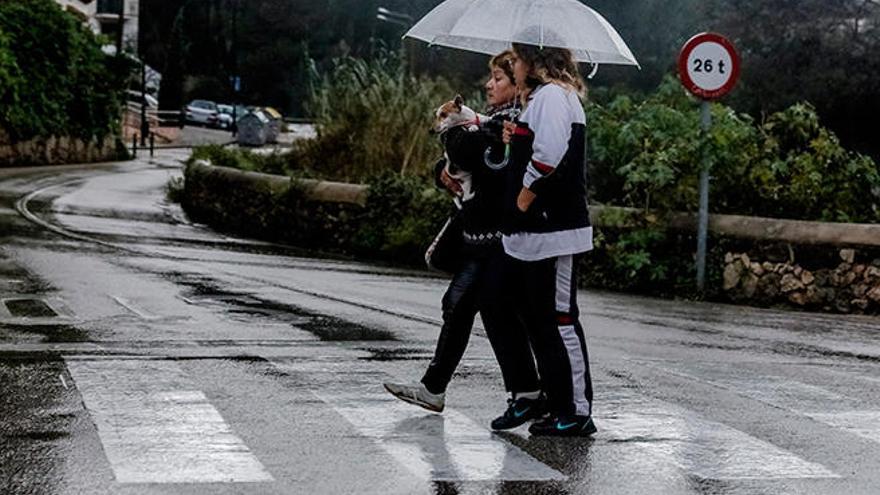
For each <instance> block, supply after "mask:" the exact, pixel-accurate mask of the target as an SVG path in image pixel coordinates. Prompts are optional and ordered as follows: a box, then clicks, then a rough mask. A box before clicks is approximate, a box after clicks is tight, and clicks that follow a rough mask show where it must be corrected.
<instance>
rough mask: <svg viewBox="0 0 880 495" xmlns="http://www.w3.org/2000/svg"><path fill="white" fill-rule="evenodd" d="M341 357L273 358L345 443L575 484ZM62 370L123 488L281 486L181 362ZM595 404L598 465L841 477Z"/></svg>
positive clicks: (422, 463) (616, 405) (638, 412)
mask: <svg viewBox="0 0 880 495" xmlns="http://www.w3.org/2000/svg"><path fill="white" fill-rule="evenodd" d="M344 354H345V353H342V356H341V358H340V359H337V360H335V361H334V362H331V363H327V362H310V361H308V360H303V359H299V358H298V359H296V360H288V359H284V358H280V357H272V358H268V361H269V364H270V365H271V366H272V367H274V368H276V369H277V370H278V371H279V372H280V373H281V375H282V376H288V377H294V378H295V379H296V383H297V384H301V383H311V384H313V386H311V387H308V390H307V393H309V394H311V395H312V397H314V398H315V399H316V400H317V401H319V402H320V403H321V404H322V407H323V408H325V409H326V411H327V413H326V414H325V415H324V414H322V415H321V417H322V418H323V420H324V421H326V422H327V423H334V422H337V421H338V419H339V418H341V419H342V420H344V422H345V423H346V425H345V426H346V428H348V429H349V430H350V431H351V432H352V433H351V434H350V435H344V436H342V437H341V438H342V439H343V440H340V441H345V440H344V439H345V438H348V437H357V438H364V439H368V440H369V441H371V442H373V443H374V444H375V445H376V446H377V447H378V448H379V449H381V451H382V452H384V453H385V454H386V457H387V459H390V460H392V461H393V462H394V463H396V464H397V465H398V466H402V467H403V468H405V470H407V471H408V472H410V473H411V474H412V475H413V476H415V477H416V478H418V479H420V480H422V481H423V482H426V483H431V482H464V483H468V482H511V481H515V482H524V481H529V482H535V483H543V482H550V483H559V482H565V481H566V480H567V479H568V478H569V477H570V476H571V473H567V472H564V470H560V469H559V467H558V466H552V465H549V464H548V463H547V462H546V461H545V460H542V458H541V456H540V455H533V454H531V453H529V452H527V451H525V450H523V449H522V448H520V447H519V446H517V445H515V443H514V442H511V441H510V438H509V437H507V436H505V435H497V434H493V433H492V432H490V431H489V430H488V429H487V428H486V426H484V425H482V424H479V423H478V422H476V421H475V420H473V419H471V418H470V417H469V416H468V415H466V414H464V413H462V412H460V411H458V410H456V409H455V408H449V407H448V408H447V410H446V411H445V412H444V413H443V414H442V415H437V414H431V413H427V412H426V411H423V410H421V409H418V408H415V407H413V406H410V405H408V404H404V403H402V402H400V401H397V400H395V399H393V398H392V397H390V396H388V395H387V394H385V393H384V392H382V390H381V387H380V385H379V384H381V382H382V381H385V380H387V379H389V378H391V377H390V376H389V375H387V374H384V373H383V372H382V371H377V369H372V370H369V369H368V370H363V369H362V370H357V369H352V366H353V364H354V363H353V362H351V361H346V359H345V356H344ZM65 361H66V365H67V369H68V371H69V373H70V376H71V377H72V378H73V383H74V384H75V386H76V388H77V389H78V391H79V393H80V394H81V396H82V399H83V403H84V405H85V407H86V409H87V410H88V413H89V414H90V415H91V417H92V419H93V421H94V423H95V425H96V429H97V433H98V436H99V438H100V440H101V443H102V444H103V446H104V450H105V453H106V456H107V460H108V462H109V464H110V466H111V467H112V470H113V472H114V475H115V478H116V481H117V482H118V483H121V484H137V483H141V484H143V483H218V482H220V483H237V484H246V483H255V482H256V483H272V482H273V481H275V478H274V477H273V474H272V473H270V472H269V471H268V470H267V469H266V468H265V467H264V464H263V463H261V462H260V460H259V457H260V452H259V451H258V450H254V449H252V448H250V447H249V446H247V445H245V443H244V441H243V440H242V439H241V437H240V436H239V435H237V434H236V430H237V429H239V428H240V427H241V426H240V425H236V424H234V423H229V422H228V421H227V420H226V419H224V418H223V417H222V416H221V414H220V413H219V411H218V410H217V408H215V407H214V406H213V405H212V404H211V401H210V400H209V399H208V398H207V396H206V394H205V393H204V392H203V391H201V390H198V387H197V385H196V384H195V382H194V381H193V380H191V379H190V377H188V376H187V374H186V372H185V371H184V370H183V369H182V368H181V367H180V366H179V365H178V364H177V363H175V362H174V361H171V360H167V359H161V358H143V357H113V358H110V357H107V358H95V357H93V356H75V355H71V356H68V357H66V358H65ZM668 368H669V370H672V371H675V372H676V373H685V371H682V370H678V369H676V368H674V367H672V366H668ZM683 368H687V367H683ZM719 370H720V368H717V367H716V371H715V374H714V375H713V374H712V373H708V374H707V377H708V378H702V379H703V380H713V381H716V382H718V383H723V378H724V376H726V375H725V373H724V372H723V371H719ZM691 371H693V370H691ZM728 371H729V370H728ZM730 374H731V373H729V372H728V375H730ZM734 376H735V374H734ZM728 381H729V382H730V384H731V385H732V384H733V383H734V382H735V379H734V378H731V377H729V376H728ZM756 383H758V382H756ZM736 385H737V386H738V387H739V389H740V390H743V391H744V393H746V392H749V393H755V397H758V399H757V400H768V397H775V395H773V394H772V393H771V392H768V391H766V390H764V391H761V390H758V389H757V388H755V389H753V390H749V389H747V388H744V387H743V384H742V383H740V382H736ZM785 387H786V388H787V389H788V390H789V391H791V390H800V391H801V392H796V393H795V394H794V395H798V394H800V395H804V394H805V393H807V392H806V391H812V394H813V396H814V397H815V398H816V400H819V401H822V402H824V398H826V396H824V395H822V394H823V393H826V394H832V392H828V391H824V392H818V391H817V390H816V388H815V387H812V386H808V385H805V384H800V385H798V384H797V383H794V382H787V383H786V384H785ZM759 392H760V393H764V392H766V393H765V395H760V393H759ZM837 398H838V399H840V397H837ZM596 400H597V403H600V404H601V405H602V407H601V412H600V413H597V417H596V419H597V424H598V425H599V428H600V432H599V433H598V434H597V435H596V437H595V438H594V440H592V443H591V444H590V447H589V449H590V457H592V458H594V459H595V458H599V457H601V456H602V455H603V450H606V449H607V450H609V451H610V450H611V449H614V450H615V451H616V452H617V453H616V454H615V455H620V452H621V451H622V452H624V455H623V460H622V461H621V464H620V466H621V467H625V466H626V463H627V461H626V459H627V458H630V459H631V460H632V461H633V462H638V463H639V469H648V470H650V471H651V472H653V473H655V474H657V475H658V476H661V477H662V475H663V473H666V474H667V475H668V476H678V477H693V478H697V479H704V480H727V481H731V480H733V481H736V480H750V481H761V480H778V479H790V480H810V479H836V478H840V477H841V475H842V474H840V473H836V472H834V471H832V470H831V469H829V468H828V467H826V466H823V465H822V464H820V463H817V462H814V461H812V460H810V459H806V458H804V457H803V456H802V455H798V454H796V453H794V452H792V451H789V450H787V449H786V448H785V447H784V446H781V445H775V444H774V443H771V442H769V441H767V440H764V439H761V438H759V437H757V436H754V435H752V434H750V433H749V432H748V431H743V430H741V429H737V428H733V427H731V426H728V425H725V424H723V423H720V422H717V421H713V420H712V419H709V418H706V417H705V416H704V415H703V414H701V413H700V412H697V411H694V410H691V409H688V408H687V407H683V406H681V405H677V404H674V403H671V402H667V401H663V400H660V399H656V398H652V397H648V396H646V395H644V394H643V393H641V392H640V391H638V390H636V389H633V388H631V387H627V386H624V384H621V383H620V382H615V381H614V380H613V378H612V377H607V376H606V377H600V379H599V385H598V387H597V397H596ZM254 407H259V405H258V404H254ZM804 414H805V415H808V416H809V417H811V418H813V419H816V420H817V421H822V422H823V423H825V424H827V425H828V426H829V427H832V428H840V429H844V430H847V431H851V432H853V433H855V434H861V435H862V436H864V437H865V438H868V439H870V440H872V441H874V442H877V443H880V438H878V436H877V435H876V433H875V428H872V424H876V419H877V418H876V415H874V414H871V413H868V412H858V411H842V412H829V413H816V412H813V413H806V412H805V413H804ZM823 414H825V415H824V416H823ZM264 426H265V427H267V428H271V425H264ZM337 426H338V425H337ZM331 427H332V426H331ZM328 441H329V439H328ZM576 441H587V440H576ZM562 442H566V440H562ZM622 449H623V450H622ZM338 462H339V466H338V467H339V469H341V470H344V469H345V465H346V463H371V462H376V463H378V465H379V466H381V464H382V461H377V460H375V459H374V460H370V459H338ZM242 486H244V485H242ZM243 489H244V488H243ZM258 491H259V490H258ZM258 491H257V492H258ZM257 492H254V493H257ZM367 492H368V490H367Z"/></svg>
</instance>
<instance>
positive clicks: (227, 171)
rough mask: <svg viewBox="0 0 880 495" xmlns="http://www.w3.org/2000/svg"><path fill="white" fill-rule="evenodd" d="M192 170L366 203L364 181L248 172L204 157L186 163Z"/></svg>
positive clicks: (315, 198)
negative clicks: (301, 177) (362, 182)
mask: <svg viewBox="0 0 880 495" xmlns="http://www.w3.org/2000/svg"><path fill="white" fill-rule="evenodd" d="M189 166H190V167H193V168H194V171H196V172H199V171H202V172H207V173H213V174H219V175H222V176H226V177H229V178H231V179H234V180H236V181H241V182H246V183H251V184H253V185H261V184H262V185H265V186H267V187H268V188H270V189H280V188H284V187H288V186H292V187H295V188H297V189H301V190H302V191H303V193H304V195H305V197H306V199H308V200H310V201H323V202H327V203H351V204H356V205H358V206H366V204H367V191H368V189H369V187H368V186H366V185H363V184H348V183H345V182H332V181H322V180H314V179H294V178H291V177H284V176H280V175H271V174H264V173H260V172H247V171H243V170H238V169H234V168H229V167H217V166H215V165H212V164H211V163H210V162H208V161H207V160H196V161H195V162H193V163H192V164H190V165H189Z"/></svg>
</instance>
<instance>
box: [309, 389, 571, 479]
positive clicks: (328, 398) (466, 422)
mask: <svg viewBox="0 0 880 495" xmlns="http://www.w3.org/2000/svg"><path fill="white" fill-rule="evenodd" d="M313 393H314V394H315V395H317V396H318V397H319V398H320V399H321V400H323V401H324V402H326V403H328V404H330V405H331V406H333V408H334V409H335V410H336V411H337V412H338V413H339V414H341V415H342V416H343V417H344V418H345V419H346V420H348V422H349V423H351V424H352V425H354V427H355V428H357V430H358V431H359V432H360V433H361V434H362V435H364V436H366V437H369V438H372V439H373V440H375V441H376V442H377V443H378V444H379V445H380V446H381V447H382V448H383V449H385V451H386V452H388V453H389V454H390V455H391V456H392V457H394V459H395V460H397V461H398V462H399V463H400V464H402V465H403V466H405V467H406V468H407V469H409V470H410V471H411V472H412V473H414V474H416V475H417V476H419V477H421V478H422V479H427V480H434V481H492V480H496V481H497V480H506V481H538V480H540V481H545V480H562V479H565V476H564V475H563V474H561V473H559V472H558V471H556V470H554V469H552V468H550V467H548V466H547V465H545V464H544V463H542V462H540V461H538V460H536V459H534V458H533V457H531V456H530V455H528V454H526V453H525V452H523V451H522V450H520V449H519V448H517V447H515V446H513V445H510V444H509V443H507V442H505V441H502V440H500V439H499V437H496V436H494V435H493V434H492V433H490V432H489V431H488V430H486V429H485V428H483V427H481V426H479V425H477V424H476V423H475V422H474V421H473V420H471V419H470V418H468V417H467V416H465V415H464V414H461V413H459V412H457V411H455V410H452V409H446V410H445V411H444V412H443V414H433V413H430V412H428V411H424V410H420V409H419V408H417V407H415V406H412V405H409V404H405V403H403V402H401V401H399V400H397V399H395V398H393V397H391V396H390V395H387V394H385V395H382V394H384V393H385V392H384V390H382V389H381V386H379V384H378V383H377V384H376V386H373V387H369V388H368V389H365V390H363V391H362V393H358V392H355V393H350V392H349V393H345V392H335V391H334V392H317V391H315V392H313ZM386 396H387V397H386Z"/></svg>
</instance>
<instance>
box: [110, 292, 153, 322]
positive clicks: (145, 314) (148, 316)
mask: <svg viewBox="0 0 880 495" xmlns="http://www.w3.org/2000/svg"><path fill="white" fill-rule="evenodd" d="M110 298H111V299H113V300H114V301H116V303H117V304H119V305H120V306H122V307H123V308H125V309H127V310H129V311H131V312H132V313H134V314H135V315H137V316H138V317H139V318H141V319H142V320H156V319H158V318H159V317H158V316H156V315H154V314H152V313H150V312H149V311H144V310H142V309H139V308H138V307H137V306H135V305H134V304H132V302H131V301H129V300H127V299H123V298H121V297H119V296H110Z"/></svg>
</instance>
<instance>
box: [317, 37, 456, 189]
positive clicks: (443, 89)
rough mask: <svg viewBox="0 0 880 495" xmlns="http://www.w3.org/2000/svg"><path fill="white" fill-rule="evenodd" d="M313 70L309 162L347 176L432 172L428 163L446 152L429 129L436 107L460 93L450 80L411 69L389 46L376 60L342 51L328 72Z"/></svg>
mask: <svg viewBox="0 0 880 495" xmlns="http://www.w3.org/2000/svg"><path fill="white" fill-rule="evenodd" d="M313 76H314V80H313V83H312V88H313V89H312V94H311V97H310V99H309V105H308V107H309V110H310V112H311V114H312V115H313V116H314V118H315V125H316V128H317V131H318V138H317V139H316V140H314V141H310V142H305V143H303V145H302V146H301V148H300V153H301V155H300V158H301V160H302V163H303V166H304V167H305V168H307V169H310V170H314V171H318V172H319V173H320V172H323V173H329V174H332V175H333V176H335V177H342V178H345V179H348V180H363V179H365V178H366V177H369V176H373V175H376V174H380V173H382V172H385V171H389V170H391V171H396V172H399V173H401V174H404V173H416V174H422V175H424V174H426V173H427V170H428V169H427V167H425V164H428V163H433V161H434V160H433V159H435V158H436V157H437V156H438V155H439V154H440V147H439V144H438V143H437V140H436V139H435V138H434V137H432V136H430V135H429V134H428V130H429V129H430V126H431V110H432V109H434V108H436V107H437V106H438V105H439V104H440V103H441V102H443V101H445V100H448V99H450V98H451V97H452V96H453V95H454V94H455V93H454V92H453V91H452V89H451V88H450V87H449V85H448V84H447V83H445V82H444V81H443V80H442V79H427V78H420V77H415V76H412V75H410V74H408V72H407V70H406V67H405V66H404V64H403V60H402V58H401V57H400V56H399V55H397V54H394V53H391V52H386V53H385V54H384V55H383V56H379V57H376V58H375V59H374V60H372V61H366V60H361V59H354V58H348V57H346V58H341V59H339V60H337V61H336V65H335V67H334V69H333V70H332V71H331V72H330V73H329V74H327V75H326V76H319V75H317V74H316V73H313Z"/></svg>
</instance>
